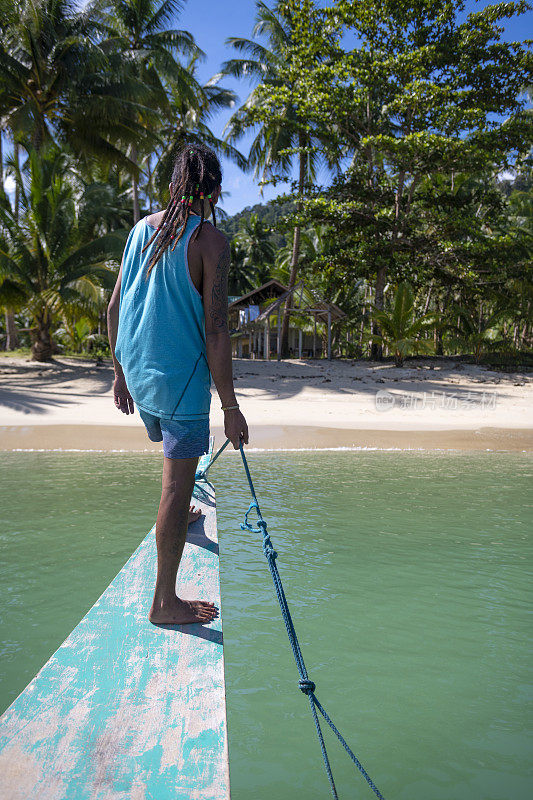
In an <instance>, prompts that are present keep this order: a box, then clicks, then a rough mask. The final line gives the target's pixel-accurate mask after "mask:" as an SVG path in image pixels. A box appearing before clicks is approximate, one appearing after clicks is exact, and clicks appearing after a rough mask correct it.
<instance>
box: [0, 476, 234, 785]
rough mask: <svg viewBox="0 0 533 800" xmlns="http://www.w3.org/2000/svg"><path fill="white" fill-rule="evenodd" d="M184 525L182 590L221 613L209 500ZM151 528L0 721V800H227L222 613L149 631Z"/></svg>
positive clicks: (200, 491) (209, 493)
mask: <svg viewBox="0 0 533 800" xmlns="http://www.w3.org/2000/svg"><path fill="white" fill-rule="evenodd" d="M195 497H196V504H199V505H201V507H202V511H203V512H204V514H205V516H203V517H201V519H200V520H198V521H197V522H196V523H194V524H193V525H191V526H190V529H189V536H188V539H187V543H186V545H185V550H184V554H183V559H182V563H181V565H180V570H179V574H178V586H179V592H180V594H181V595H182V596H183V597H186V598H188V599H194V598H202V599H206V600H211V601H212V602H214V603H216V604H217V605H218V606H219V608H220V588H219V563H218V541H217V527H216V506H215V495H214V491H213V489H212V488H210V487H209V485H207V484H205V483H200V484H197V486H196V489H195ZM155 565H156V549H155V528H153V529H152V530H151V531H150V533H149V534H148V536H147V537H146V538H145V539H144V541H143V542H142V543H141V545H140V546H139V548H138V549H137V550H136V551H135V553H133V555H132V556H131V558H130V559H129V561H128V562H127V563H126V564H125V566H124V567H123V569H122V570H121V571H120V572H119V574H118V575H117V576H116V578H115V579H114V580H113V582H112V583H111V584H110V586H109V587H108V588H107V589H106V591H105V592H104V593H103V594H102V596H101V597H100V599H99V600H98V601H97V603H96V604H95V605H94V606H93V607H92V608H91V610H90V611H89V613H88V614H87V615H86V616H85V617H84V618H83V619H82V620H81V622H80V623H79V625H77V627H76V628H75V629H74V630H73V631H72V633H71V634H70V636H69V637H68V638H67V639H66V640H65V642H64V643H63V644H62V645H61V647H60V648H59V650H57V652H56V653H54V655H53V656H52V657H51V658H50V660H49V661H48V662H47V663H46V664H45V665H44V667H43V668H42V669H41V671H40V672H39V673H38V674H37V676H36V677H35V678H34V679H33V680H32V682H31V683H30V684H29V685H28V686H27V687H26V689H25V690H24V691H23V692H22V694H21V695H20V696H19V697H18V698H17V699H16V700H15V702H14V703H13V704H12V705H11V706H10V707H9V708H8V709H7V711H6V712H5V713H4V714H3V716H2V717H1V718H0V798H1V800H89V799H90V800H167V799H168V800H170V799H171V798H172V800H228V798H229V773H228V747H227V728H226V707H225V684H224V660H223V647H222V616H220V617H219V618H218V620H216V621H215V622H214V623H211V624H210V625H209V626H202V625H183V626H165V627H155V626H153V625H151V624H150V623H149V622H148V619H147V613H148V609H149V607H150V602H151V595H152V589H153V581H154V575H155Z"/></svg>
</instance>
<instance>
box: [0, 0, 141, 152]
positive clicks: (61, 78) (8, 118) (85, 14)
mask: <svg viewBox="0 0 533 800" xmlns="http://www.w3.org/2000/svg"><path fill="white" fill-rule="evenodd" d="M100 5H101V0H89V2H88V3H87V4H86V5H85V6H84V7H83V8H80V7H79V4H77V3H76V2H74V0H22V2H15V0H5V2H4V6H5V13H6V14H8V16H9V18H10V19H11V22H10V24H9V25H7V26H6V27H5V28H4V30H3V36H2V40H1V41H0V121H1V124H0V127H2V128H3V129H4V130H6V131H7V130H11V131H13V132H16V141H17V142H18V140H19V139H20V138H21V137H22V138H23V139H24V140H28V141H29V142H31V144H32V146H33V147H34V148H35V149H36V150H39V149H40V148H41V147H42V146H43V145H45V144H46V143H47V142H50V141H56V142H59V143H61V144H62V145H64V146H67V147H68V148H69V149H70V150H71V151H72V152H73V153H75V154H76V156H77V158H78V160H79V162H80V163H86V162H87V161H88V160H90V159H91V158H94V157H98V158H99V159H101V160H104V161H106V162H107V163H114V164H120V165H122V166H123V167H128V168H129V167H130V166H131V162H130V160H129V159H128V158H127V156H126V155H125V154H124V152H123V144H124V143H128V142H131V141H133V140H134V139H135V138H136V137H139V136H142V135H143V129H142V127H141V126H140V125H138V124H137V122H136V120H135V111H136V108H137V107H138V108H141V107H142V106H141V103H142V101H143V100H144V99H145V98H146V97H147V96H148V90H147V87H144V86H143V85H142V84H141V83H140V82H139V81H137V82H136V81H134V80H133V78H132V76H131V74H129V73H128V71H127V70H126V69H125V68H124V60H123V58H122V56H121V54H120V53H118V52H110V53H107V54H105V53H104V52H103V50H102V49H101V47H100V46H99V45H98V41H97V40H98V36H99V31H100V27H99V25H100ZM13 9H14V11H13ZM3 10H4V9H3Z"/></svg>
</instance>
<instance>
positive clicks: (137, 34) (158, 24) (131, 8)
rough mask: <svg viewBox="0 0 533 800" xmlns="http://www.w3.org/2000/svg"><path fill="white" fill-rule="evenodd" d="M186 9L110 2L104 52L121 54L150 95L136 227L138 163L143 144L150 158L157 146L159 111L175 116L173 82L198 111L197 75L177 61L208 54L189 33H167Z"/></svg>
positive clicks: (175, 3) (135, 146)
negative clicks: (170, 88) (169, 93)
mask: <svg viewBox="0 0 533 800" xmlns="http://www.w3.org/2000/svg"><path fill="white" fill-rule="evenodd" d="M182 8H183V2H181V0H109V3H108V8H107V10H106V12H105V14H104V17H103V19H104V26H103V27H104V30H105V32H106V39H105V41H104V42H103V44H102V48H103V50H104V52H106V53H108V52H109V53H117V52H119V53H121V54H122V57H123V59H124V61H125V64H126V65H127V70H128V71H129V73H130V74H131V76H132V77H134V78H135V79H136V80H138V81H140V83H141V84H142V85H143V86H146V87H148V89H149V92H150V94H149V98H148V103H149V105H148V104H147V105H146V106H145V107H143V108H139V109H138V113H137V122H138V124H139V125H140V126H141V127H142V129H143V136H142V137H140V138H139V139H138V140H133V141H132V142H131V146H130V158H131V161H132V163H133V164H134V165H135V169H134V170H133V221H134V222H138V220H139V219H140V216H141V215H140V204H139V189H138V181H137V178H138V174H137V173H138V164H137V162H138V160H139V150H142V148H143V144H144V145H145V149H146V150H147V153H145V155H147V154H148V152H149V149H153V147H154V146H155V144H156V142H157V141H158V139H157V136H156V133H155V132H156V130H157V127H158V125H159V118H158V116H157V115H156V111H159V112H162V111H165V112H166V114H167V116H170V115H171V103H170V100H169V98H168V97H167V92H166V85H165V84H166V82H171V83H172V85H173V87H174V91H175V92H177V93H178V94H179V95H180V96H181V98H182V99H183V101H184V102H186V103H187V104H188V106H189V107H194V106H196V105H197V103H196V96H197V94H198V93H199V88H200V87H199V86H198V84H197V81H196V79H195V78H194V75H193V74H192V73H191V71H190V70H188V69H187V67H185V66H183V65H182V64H181V63H180V62H179V61H178V60H177V58H176V56H177V55H178V54H179V53H183V54H185V55H187V56H193V57H199V56H203V55H204V53H203V51H202V50H200V48H199V47H198V46H197V45H196V44H195V42H194V39H193V37H192V35H191V34H190V33H188V32H187V31H182V30H178V29H175V28H167V27H166V26H167V24H168V23H169V21H171V20H173V19H175V18H176V16H177V15H178V14H179V13H180V11H181V10H182Z"/></svg>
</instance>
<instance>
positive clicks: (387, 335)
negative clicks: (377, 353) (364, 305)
mask: <svg viewBox="0 0 533 800" xmlns="http://www.w3.org/2000/svg"><path fill="white" fill-rule="evenodd" d="M372 317H373V318H374V319H375V320H376V322H377V323H378V325H379V329H380V334H379V335H378V334H375V333H371V334H370V338H371V339H372V341H377V342H379V343H380V344H382V345H385V346H386V347H387V348H388V349H389V350H391V351H392V352H393V353H394V363H395V365H396V366H397V367H401V366H402V365H403V361H404V358H405V356H406V355H408V354H409V353H410V352H412V351H415V352H419V351H423V352H429V351H430V350H431V349H432V347H433V344H432V342H430V341H429V340H428V339H420V338H419V337H420V334H421V333H423V332H424V331H426V330H428V329H430V328H433V327H434V326H435V323H436V318H435V315H434V314H424V315H423V316H421V317H417V315H416V309H415V303H414V297H413V292H412V290H411V287H410V286H409V284H408V283H405V282H402V283H400V284H399V285H398V288H397V290H396V294H395V296H394V301H393V306H392V309H391V310H390V311H384V310H382V309H379V308H377V307H376V306H373V311H372Z"/></svg>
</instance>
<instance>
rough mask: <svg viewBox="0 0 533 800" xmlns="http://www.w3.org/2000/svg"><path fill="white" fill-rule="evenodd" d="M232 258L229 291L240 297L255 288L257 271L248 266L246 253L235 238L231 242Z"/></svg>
mask: <svg viewBox="0 0 533 800" xmlns="http://www.w3.org/2000/svg"><path fill="white" fill-rule="evenodd" d="M230 251H231V260H230V268H229V278H228V293H229V294H230V295H233V296H237V297H240V296H241V295H243V294H246V292H249V291H250V289H253V288H254V280H255V278H256V273H255V271H254V269H253V267H250V266H248V265H247V264H246V263H245V261H246V255H245V253H244V251H243V250H242V248H241V246H240V245H239V243H238V242H236V241H235V239H234V238H233V239H232V240H231V242H230Z"/></svg>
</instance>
